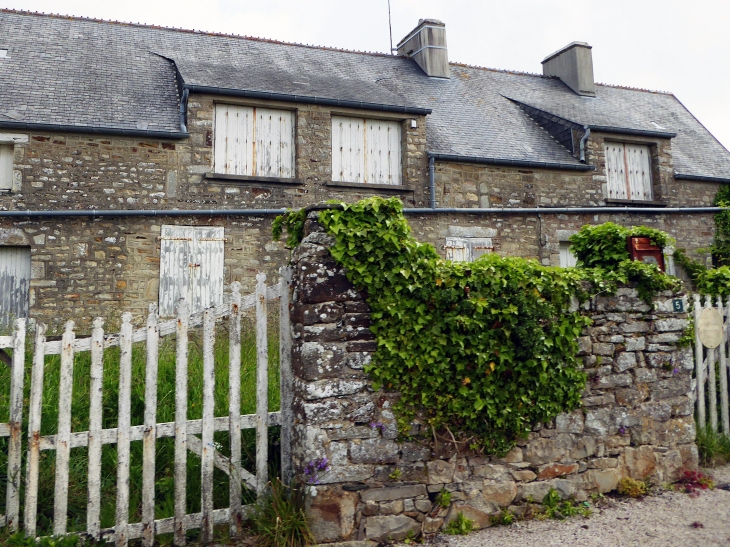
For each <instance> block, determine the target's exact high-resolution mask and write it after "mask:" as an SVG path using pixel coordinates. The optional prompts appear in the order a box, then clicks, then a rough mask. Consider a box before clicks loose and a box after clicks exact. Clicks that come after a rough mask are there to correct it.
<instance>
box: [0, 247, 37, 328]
mask: <svg viewBox="0 0 730 547" xmlns="http://www.w3.org/2000/svg"><path fill="white" fill-rule="evenodd" d="M29 288H30V247H2V246H0V326H2V327H9V326H11V321H12V320H13V319H16V318H18V317H28V301H29Z"/></svg>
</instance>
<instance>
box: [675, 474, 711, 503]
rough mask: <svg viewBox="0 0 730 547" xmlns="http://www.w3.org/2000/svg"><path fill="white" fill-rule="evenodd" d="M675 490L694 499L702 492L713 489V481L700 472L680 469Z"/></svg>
mask: <svg viewBox="0 0 730 547" xmlns="http://www.w3.org/2000/svg"><path fill="white" fill-rule="evenodd" d="M675 488H676V489H677V490H681V491H682V492H686V493H687V494H689V495H690V496H692V497H696V496H699V495H700V492H701V491H702V490H707V489H712V488H715V481H714V480H712V477H711V476H709V475H707V474H705V473H703V472H702V471H694V470H692V469H682V470H681V474H680V477H679V480H678V481H677V483H676V484H675Z"/></svg>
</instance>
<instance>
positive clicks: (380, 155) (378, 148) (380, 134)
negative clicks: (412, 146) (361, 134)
mask: <svg viewBox="0 0 730 547" xmlns="http://www.w3.org/2000/svg"><path fill="white" fill-rule="evenodd" d="M400 131H401V130H400V123H399V122H388V121H383V120H367V131H366V132H365V140H366V144H367V174H366V177H365V182H367V183H371V184H401V168H400V167H401V146H400V143H401V138H400Z"/></svg>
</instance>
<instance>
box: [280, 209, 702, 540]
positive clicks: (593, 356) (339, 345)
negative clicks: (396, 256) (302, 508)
mask: <svg viewBox="0 0 730 547" xmlns="http://www.w3.org/2000/svg"><path fill="white" fill-rule="evenodd" d="M306 234H307V235H306V237H305V238H304V241H303V242H302V244H301V245H300V246H299V247H298V248H297V249H296V250H295V251H294V253H293V260H292V261H293V266H294V268H295V273H294V286H293V296H292V331H293V338H294V344H293V355H292V366H293V372H294V377H295V380H294V383H295V387H294V401H295V403H294V417H295V426H294V447H293V452H294V461H295V469H296V470H297V471H298V472H299V473H302V472H303V469H304V468H305V467H306V466H307V465H308V464H312V462H318V461H321V459H322V458H327V460H328V463H329V466H330V469H329V471H327V472H321V473H319V474H318V475H317V476H316V477H312V475H308V478H309V479H310V480H312V479H314V480H313V482H314V483H315V484H314V485H313V487H312V495H311V496H310V497H309V498H308V505H307V510H308V513H309V516H310V518H311V522H312V525H313V528H314V532H315V535H316V538H317V540H318V541H319V542H323V543H326V542H338V541H350V540H374V541H381V540H386V539H388V538H391V539H403V538H405V537H407V536H408V535H409V534H413V535H418V534H420V533H422V532H423V533H431V532H436V531H437V530H439V529H440V528H441V527H442V526H444V524H445V523H447V522H449V520H450V519H452V518H455V516H456V515H457V514H458V513H459V512H463V513H464V514H465V515H466V516H467V517H469V518H471V519H472V520H474V522H475V524H476V525H477V526H479V527H484V526H489V522H490V521H489V517H490V516H491V515H493V514H495V513H496V512H498V511H499V510H500V509H502V508H510V509H511V510H512V511H514V512H515V513H518V514H519V513H520V511H522V510H523V509H522V507H524V505H521V503H522V502H524V501H525V500H527V499H530V498H534V499H535V500H538V501H539V500H541V499H542V497H543V496H544V495H545V494H546V493H547V491H548V490H549V489H550V488H555V489H557V491H558V492H559V493H560V495H561V496H563V497H571V496H572V497H574V498H575V499H576V500H585V499H586V498H587V497H588V496H589V495H590V494H593V493H603V492H608V491H611V490H613V489H615V488H616V486H617V484H618V482H619V480H620V479H621V478H623V477H633V478H638V479H645V478H651V479H653V480H655V481H657V482H665V481H672V480H674V479H676V478H677V476H678V472H679V470H680V468H682V467H690V468H693V467H696V465H697V458H698V455H697V448H696V446H695V444H694V439H695V427H694V420H693V416H692V410H693V408H692V401H691V399H690V396H689V392H690V381H691V374H692V368H693V359H692V353H691V350H690V349H687V348H683V349H680V348H678V347H677V346H676V342H677V340H678V339H679V338H680V336H681V335H682V334H683V330H684V328H685V327H686V325H687V315H686V314H677V313H673V312H672V311H671V310H672V298H681V297H682V295H672V294H662V295H660V296H659V297H658V299H657V300H656V301H655V305H654V309H653V310H652V309H651V308H650V306H648V305H647V304H645V303H644V302H643V301H641V300H640V299H638V298H637V294H636V291H635V290H634V289H631V288H623V289H620V290H619V292H618V294H617V295H616V296H614V297H600V298H597V299H595V300H594V301H592V302H591V303H590V305H589V306H588V307H587V309H585V310H584V313H586V314H588V315H589V316H590V317H591V318H592V320H593V322H592V325H591V326H590V327H589V328H587V329H586V330H585V332H584V333H583V336H582V337H581V338H580V340H579V342H580V355H581V357H582V359H583V363H584V367H585V370H586V373H587V374H588V383H587V386H586V389H585V392H584V394H583V404H582V407H581V408H580V409H578V410H576V411H574V412H572V413H566V414H561V415H560V416H558V417H557V418H556V419H555V420H554V421H553V422H551V423H549V424H542V425H539V426H537V427H535V428H534V430H533V431H532V432H531V433H530V434H529V436H528V438H526V439H524V440H521V441H519V442H518V443H517V446H516V447H515V448H514V449H513V450H511V451H510V452H509V453H508V454H507V455H505V456H504V457H501V458H500V457H495V456H486V455H483V454H479V453H475V452H473V451H470V450H468V449H465V448H464V447H463V446H462V447H459V448H456V447H455V446H454V444H453V443H452V442H450V441H449V439H448V438H447V437H442V436H438V438H437V440H436V441H434V439H433V435H432V432H431V431H420V432H419V431H418V428H417V427H415V428H414V432H415V433H416V439H417V440H409V441H404V440H403V439H401V438H399V435H398V431H397V428H396V419H395V416H394V414H393V411H392V406H393V402H394V400H395V397H396V396H397V395H396V394H394V393H387V392H376V391H374V390H373V389H372V387H371V383H370V381H369V379H368V376H367V374H366V373H365V372H364V370H363V368H364V367H365V366H366V365H367V364H368V363H370V361H371V355H372V352H373V351H374V350H375V347H376V346H375V341H374V336H373V334H372V333H371V332H370V330H369V328H368V326H369V324H370V317H369V313H368V310H369V308H368V305H367V303H366V301H365V299H364V298H365V297H364V295H363V294H361V293H359V292H358V291H356V290H355V289H354V288H353V286H352V285H351V284H350V283H349V282H348V280H347V278H346V276H345V272H344V271H343V269H342V268H340V267H338V266H337V265H336V264H335V262H334V260H333V259H332V258H331V256H330V255H329V251H328V247H329V246H330V245H331V244H332V239H331V237H330V236H328V235H327V234H325V233H324V232H323V231H322V228H321V226H320V225H319V224H318V223H317V222H316V213H310V216H309V219H308V221H307V225H306ZM302 476H304V475H302ZM442 489H446V490H448V491H450V492H451V505H450V507H449V508H448V509H443V508H440V507H438V506H436V505H435V503H434V501H435V498H436V496H437V494H438V493H439V492H440V491H441V490H442Z"/></svg>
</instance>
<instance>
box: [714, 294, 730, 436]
mask: <svg viewBox="0 0 730 547" xmlns="http://www.w3.org/2000/svg"><path fill="white" fill-rule="evenodd" d="M717 309H718V310H719V311H720V316H721V317H722V320H723V329H727V309H726V308H725V306H724V305H723V302H722V297H721V296H718V297H717ZM726 339H727V335H725V336H723V337H722V339H721V340H720V347H719V348H718V350H717V351H718V352H719V354H720V362H719V363H718V366H719V367H720V371H719V372H720V414H721V419H722V432H723V433H724V434H725V435H727V434H728V428H729V426H730V416H728V392H727V355H726V353H725V351H726V350H727V341H726Z"/></svg>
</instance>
